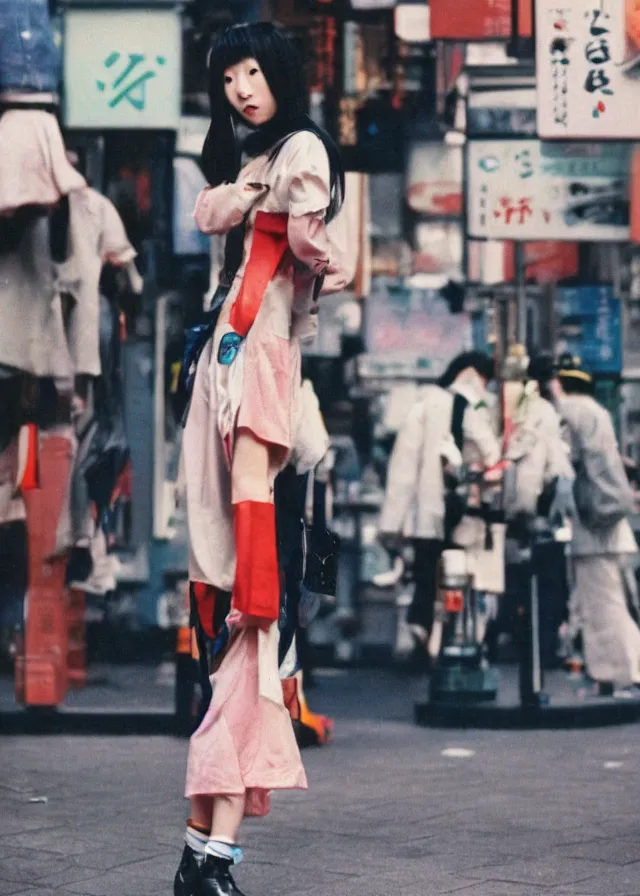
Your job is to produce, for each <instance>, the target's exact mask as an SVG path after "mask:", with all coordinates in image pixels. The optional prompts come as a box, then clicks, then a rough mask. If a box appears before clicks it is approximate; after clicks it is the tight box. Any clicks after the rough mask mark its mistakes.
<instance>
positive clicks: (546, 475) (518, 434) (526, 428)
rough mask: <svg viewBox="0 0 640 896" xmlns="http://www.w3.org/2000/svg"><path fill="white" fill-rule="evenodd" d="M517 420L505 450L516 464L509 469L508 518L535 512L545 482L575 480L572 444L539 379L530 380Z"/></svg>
mask: <svg viewBox="0 0 640 896" xmlns="http://www.w3.org/2000/svg"><path fill="white" fill-rule="evenodd" d="M513 422H514V424H515V429H514V431H513V434H512V435H511V437H510V439H509V444H508V446H507V450H506V453H505V458H506V459H507V460H509V461H511V462H512V464H513V469H512V470H508V471H507V472H506V473H505V491H504V505H505V511H506V513H507V514H508V518H513V517H515V516H516V515H517V514H520V513H525V514H527V515H529V516H534V515H535V513H536V509H537V506H538V499H539V498H540V496H541V495H542V492H543V491H544V488H545V486H547V485H549V484H550V483H552V482H553V480H554V479H556V478H563V479H569V480H571V481H573V479H574V471H573V466H572V465H571V458H570V456H569V446H568V445H567V443H566V441H565V440H564V439H563V436H562V427H561V421H560V415H559V414H558V412H557V411H556V410H555V408H554V407H553V406H552V405H551V404H550V403H549V402H548V401H545V399H544V398H542V397H541V396H540V393H539V392H538V391H537V384H536V383H533V382H530V383H527V386H526V387H525V391H523V394H522V395H521V398H520V401H519V402H518V404H517V406H516V411H515V414H514V418H513ZM509 485H511V488H510V487H509Z"/></svg>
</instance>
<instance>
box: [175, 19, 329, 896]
mask: <svg viewBox="0 0 640 896" xmlns="http://www.w3.org/2000/svg"><path fill="white" fill-rule="evenodd" d="M209 94H210V100H211V117H212V121H211V127H210V130H209V134H208V136H207V140H206V142H205V147H204V150H203V160H202V162H203V169H204V171H205V174H206V176H207V179H208V181H209V184H210V186H209V187H208V188H207V189H205V190H204V191H203V192H202V193H201V194H200V196H199V197H198V200H197V203H196V209H195V218H196V221H197V223H198V226H199V227H200V229H201V230H202V231H203V232H204V233H223V234H227V241H226V253H225V270H224V272H223V277H222V281H221V282H222V284H223V285H225V286H227V287H228V295H227V296H226V299H225V301H224V304H223V306H222V309H221V311H220V315H219V318H218V320H217V323H216V326H215V331H214V333H213V336H212V338H211V339H210V341H209V343H208V344H207V345H206V346H205V348H204V349H203V351H202V353H201V355H200V357H199V360H198V362H197V368H196V372H195V379H194V385H193V393H192V397H191V405H190V409H189V414H188V418H187V422H186V427H185V434H184V448H183V451H184V457H183V460H184V472H185V481H186V495H187V512H188V521H189V541H190V577H191V581H192V595H193V596H194V598H195V604H196V608H197V613H198V616H199V620H200V622H201V624H202V627H203V628H204V629H205V631H206V632H207V634H208V635H209V637H210V638H211V639H212V641H213V645H214V647H213V657H212V659H213V664H214V669H215V670H216V671H215V674H214V677H213V679H212V682H213V697H212V699H211V702H210V705H209V709H208V710H207V713H206V715H205V717H204V719H203V722H202V724H201V725H200V727H199V728H198V730H197V731H196V733H195V734H194V735H193V737H192V739H191V743H190V749H189V760H188V768H187V784H186V796H187V797H188V798H190V799H191V817H190V819H189V822H188V825H187V833H186V838H185V839H186V847H185V850H184V854H183V857H182V861H181V863H180V867H179V869H178V872H177V874H176V878H175V886H174V889H175V894H176V896H189V894H194V896H195V894H197V896H222V894H225V896H229V894H236V896H240V891H239V890H238V889H237V887H236V886H235V883H234V881H233V878H232V877H231V874H230V868H231V866H232V865H233V864H234V863H237V862H238V861H239V860H240V858H241V851H240V850H239V848H238V847H237V838H238V831H239V828H240V824H241V822H242V819H243V817H244V816H245V815H266V814H267V812H268V811H269V792H270V791H271V790H275V789H284V788H297V789H303V788H306V786H307V782H306V777H305V773H304V769H303V767H302V763H301V760H300V754H299V752H298V748H297V745H296V742H295V737H294V733H293V728H292V724H291V720H290V717H289V715H288V713H287V710H286V708H285V706H284V702H283V694H282V685H281V683H280V680H279V676H278V624H277V620H278V618H279V613H280V582H279V571H278V558H277V550H276V527H275V511H274V504H273V483H274V479H275V477H276V475H277V474H278V473H279V472H280V470H282V469H283V468H284V467H285V466H286V464H287V462H288V460H289V456H290V454H291V450H292V444H293V437H294V433H295V432H296V429H297V425H298V419H299V416H300V414H301V413H302V396H301V389H302V385H301V377H300V340H301V339H302V338H304V337H305V336H307V335H308V334H309V332H311V331H313V329H314V324H315V320H316V319H317V318H316V316H315V314H314V312H315V311H316V308H315V302H316V299H317V297H318V295H319V292H320V289H321V288H322V287H323V286H324V290H325V291H330V290H333V289H336V290H337V289H341V288H343V287H344V285H345V284H344V282H343V279H342V278H341V275H340V272H339V269H338V266H337V264H336V262H335V258H334V254H333V252H332V247H331V245H330V241H329V238H328V236H327V233H326V229H325V225H326V223H327V222H328V221H329V220H331V219H332V217H333V216H334V215H335V214H336V213H337V212H338V210H339V208H340V205H341V202H342V195H343V189H344V175H343V172H342V168H341V164H340V159H339V155H338V151H337V148H336V147H335V145H334V143H333V142H332V141H331V139H330V138H329V137H328V136H327V135H326V134H325V133H324V132H323V131H321V130H320V129H319V128H318V127H317V126H316V125H315V124H314V123H313V122H312V121H311V119H310V118H309V117H308V116H307V115H306V113H305V103H304V94H303V77H302V67H301V62H300V59H299V57H298V54H297V52H296V50H295V47H294V46H293V44H292V43H291V42H290V41H289V40H288V39H286V38H285V37H284V36H283V35H282V33H281V32H279V31H278V29H276V28H275V27H274V26H272V25H270V24H267V23H259V24H251V25H242V26H235V27H232V28H229V29H227V30H226V31H225V32H224V33H223V34H222V35H221V37H220V38H219V39H218V40H217V42H216V44H215V45H214V47H213V49H212V51H211V57H210V85H209ZM239 123H242V124H245V125H247V126H248V128H249V129H250V133H249V136H248V137H247V138H246V140H245V141H244V146H243V147H239V145H238V141H237V139H236V126H237V125H238V124H239ZM242 151H243V152H244V155H245V157H247V159H248V161H246V164H245V165H244V167H243V168H242V169H241V170H240V164H241V153H242Z"/></svg>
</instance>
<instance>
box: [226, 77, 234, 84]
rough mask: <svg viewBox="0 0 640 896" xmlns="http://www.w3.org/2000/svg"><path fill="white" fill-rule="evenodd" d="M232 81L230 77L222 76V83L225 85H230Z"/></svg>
mask: <svg viewBox="0 0 640 896" xmlns="http://www.w3.org/2000/svg"><path fill="white" fill-rule="evenodd" d="M232 81H233V78H232V77H231V75H225V76H224V83H225V84H231V82H232Z"/></svg>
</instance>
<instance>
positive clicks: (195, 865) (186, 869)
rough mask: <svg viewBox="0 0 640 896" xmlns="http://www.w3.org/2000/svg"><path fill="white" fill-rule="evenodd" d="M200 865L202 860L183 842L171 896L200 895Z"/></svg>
mask: <svg viewBox="0 0 640 896" xmlns="http://www.w3.org/2000/svg"><path fill="white" fill-rule="evenodd" d="M201 866H202V860H199V859H198V856H197V855H196V853H195V852H194V851H193V850H192V849H191V847H190V846H187V845H186V844H185V847H184V852H183V853H182V858H181V859H180V864H179V865H178V870H177V871H176V876H175V879H174V881H173V896H200V876H201V872H200V869H201Z"/></svg>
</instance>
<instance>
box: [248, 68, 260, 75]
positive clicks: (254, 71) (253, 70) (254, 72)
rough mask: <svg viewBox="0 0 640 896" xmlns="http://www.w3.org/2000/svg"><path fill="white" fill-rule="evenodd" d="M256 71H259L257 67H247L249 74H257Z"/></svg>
mask: <svg viewBox="0 0 640 896" xmlns="http://www.w3.org/2000/svg"><path fill="white" fill-rule="evenodd" d="M258 71H259V70H258V69H257V68H250V69H249V74H250V75H257V74H258Z"/></svg>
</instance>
